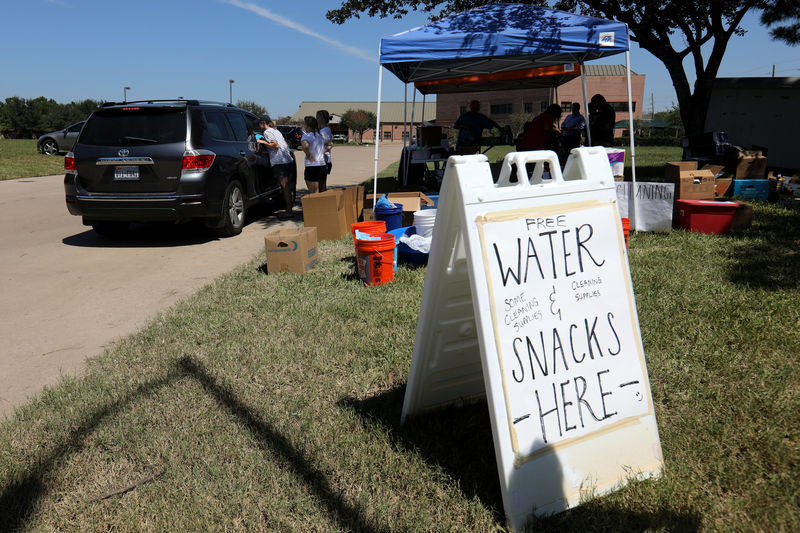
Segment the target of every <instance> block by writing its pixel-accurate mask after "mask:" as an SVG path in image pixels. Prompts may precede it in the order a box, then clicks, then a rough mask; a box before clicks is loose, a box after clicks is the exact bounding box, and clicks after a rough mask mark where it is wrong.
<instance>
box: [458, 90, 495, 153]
mask: <svg viewBox="0 0 800 533" xmlns="http://www.w3.org/2000/svg"><path fill="white" fill-rule="evenodd" d="M480 108H481V104H480V102H478V101H477V100H473V101H471V102H470V103H469V111H465V112H463V113H462V114H461V116H460V117H458V119H457V120H456V121H455V122H454V123H453V127H454V128H455V129H457V130H458V140H457V141H456V152H457V153H459V154H464V155H466V154H474V153H476V152H477V151H478V150H480V147H481V136H482V135H483V130H484V129H487V130H488V129H492V128H500V125H499V124H497V122H495V121H494V120H492V119H490V118H489V117H487V116H486V115H483V114H481V113H480V112H479V110H480Z"/></svg>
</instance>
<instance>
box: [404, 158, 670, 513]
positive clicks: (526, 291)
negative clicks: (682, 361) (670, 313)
mask: <svg viewBox="0 0 800 533" xmlns="http://www.w3.org/2000/svg"><path fill="white" fill-rule="evenodd" d="M531 162H537V164H536V165H535V167H534V170H533V173H532V175H531V176H530V179H529V180H526V179H522V180H520V181H517V180H516V179H515V178H513V175H514V172H513V171H512V165H514V166H515V167H516V169H525V168H526V164H528V163H531ZM543 162H547V163H549V169H550V173H551V176H552V178H551V179H542V169H543V168H544V166H545V165H544V164H543ZM616 198H617V197H616V190H615V185H614V178H613V177H612V175H611V170H610V167H609V164H608V159H607V156H606V152H605V150H604V149H602V148H578V149H576V150H573V152H572V154H571V155H570V158H569V160H568V162H567V165H566V168H565V170H564V174H563V176H562V174H561V171H560V169H559V165H558V160H557V159H556V155H555V154H554V153H553V152H547V151H539V152H522V153H512V154H509V155H508V156H506V158H505V160H504V161H503V166H502V170H501V173H500V178H499V180H498V182H497V183H496V184H495V183H493V181H492V176H491V171H490V168H489V164H488V162H487V160H486V157H485V156H483V155H474V156H456V157H451V158H450V159H449V160H448V162H447V168H446V171H445V176H444V184H443V188H442V192H441V195H440V198H439V204H438V213H437V220H436V226H435V228H434V233H433V242H432V246H431V254H430V259H429V261H428V270H427V273H426V277H425V288H424V292H423V297H422V306H421V310H420V314H419V322H418V325H417V335H416V341H415V344H414V355H413V359H412V362H411V370H410V372H409V378H408V386H407V389H406V394H405V400H404V404H403V414H402V416H403V420H405V418H406V417H407V416H409V415H414V414H417V413H419V412H420V411H424V410H426V409H431V408H435V407H438V406H442V405H446V404H448V403H453V402H459V401H465V400H469V399H471V398H476V397H480V396H483V395H484V394H485V395H486V399H487V401H488V404H489V413H490V415H491V424H492V433H493V436H494V448H495V456H496V459H497V468H498V472H499V475H500V486H501V488H502V493H503V505H504V507H505V512H506V517H507V519H508V521H509V524H510V525H511V527H513V528H515V529H520V528H522V527H523V526H524V524H525V522H526V520H527V519H528V518H529V517H530V516H531V515H532V514H533V513H535V514H537V515H546V514H551V513H554V512H559V511H562V510H564V509H568V508H570V507H573V506H575V505H577V504H579V503H580V501H581V499H582V498H585V497H587V496H589V495H600V494H603V493H606V492H609V491H612V490H614V489H616V488H618V487H620V486H621V485H622V484H624V483H625V482H626V481H627V480H628V479H630V478H631V477H635V478H643V477H650V476H657V475H658V474H659V473H660V471H661V466H662V455H661V444H660V441H659V437H658V428H657V426H656V419H655V414H654V412H653V401H652V398H651V395H650V384H649V381H648V377H647V367H646V365H645V359H644V351H643V349H642V341H641V334H640V331H639V322H638V318H637V315H636V305H635V302H634V298H633V289H632V284H631V278H630V271H629V268H628V259H627V253H626V250H625V244H624V240H623V233H622V226H621V223H620V218H619V214H618V211H617V204H616V201H617V199H616Z"/></svg>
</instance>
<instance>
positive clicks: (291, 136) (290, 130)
mask: <svg viewBox="0 0 800 533" xmlns="http://www.w3.org/2000/svg"><path fill="white" fill-rule="evenodd" d="M276 128H278V131H279V132H281V134H282V135H283V138H284V139H286V144H288V145H289V148H292V149H295V150H296V149H297V148H300V138H301V137H302V136H303V128H301V127H300V126H292V125H291V124H278V125H277V126H276Z"/></svg>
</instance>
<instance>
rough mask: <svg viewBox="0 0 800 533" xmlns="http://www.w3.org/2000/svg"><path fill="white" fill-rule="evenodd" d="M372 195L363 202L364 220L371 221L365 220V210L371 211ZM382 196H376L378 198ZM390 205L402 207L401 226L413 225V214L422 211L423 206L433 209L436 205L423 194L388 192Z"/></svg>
mask: <svg viewBox="0 0 800 533" xmlns="http://www.w3.org/2000/svg"><path fill="white" fill-rule="evenodd" d="M374 196H375V195H374V194H368V195H367V198H366V200H364V220H372V219H371V218H367V214H366V213H367V209H370V212H371V209H372V204H373V202H374V200H375V198H374ZM381 196H383V195H382V194H379V195H378V198H380V197H381ZM387 197H388V198H389V201H391V202H392V203H398V204H402V205H403V226H413V225H414V212H415V211H419V210H420V209H422V207H423V206H428V207H433V206H434V205H436V203H435V202H434V201H433V200H431V199H430V198H429V197H428V196H427V195H425V193H421V192H390V193H389V194H388V196H387Z"/></svg>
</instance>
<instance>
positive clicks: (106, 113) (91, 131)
mask: <svg viewBox="0 0 800 533" xmlns="http://www.w3.org/2000/svg"><path fill="white" fill-rule="evenodd" d="M185 140H186V109H185V108H180V109H176V108H151V107H141V108H140V107H129V108H115V109H101V110H99V111H96V112H95V113H94V114H93V115H92V116H91V117H90V118H89V120H88V122H87V123H86V125H85V126H84V128H83V132H82V133H81V137H80V143H81V144H89V145H95V146H105V145H109V144H111V145H128V144H163V143H174V142H181V141H185Z"/></svg>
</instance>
